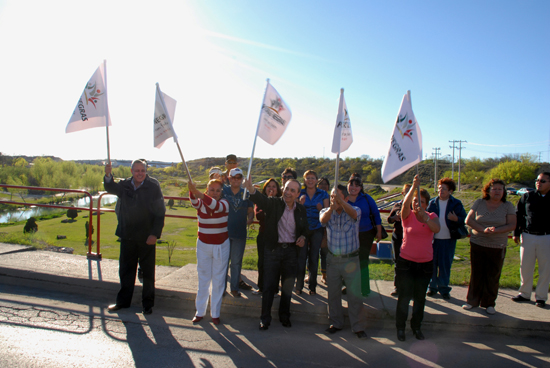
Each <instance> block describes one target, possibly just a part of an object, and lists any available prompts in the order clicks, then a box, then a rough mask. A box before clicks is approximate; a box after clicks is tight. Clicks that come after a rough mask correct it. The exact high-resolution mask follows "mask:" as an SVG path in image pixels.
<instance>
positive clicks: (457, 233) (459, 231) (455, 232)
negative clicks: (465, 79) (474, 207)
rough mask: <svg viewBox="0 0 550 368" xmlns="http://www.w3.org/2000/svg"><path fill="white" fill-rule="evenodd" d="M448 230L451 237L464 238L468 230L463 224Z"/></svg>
mask: <svg viewBox="0 0 550 368" xmlns="http://www.w3.org/2000/svg"><path fill="white" fill-rule="evenodd" d="M449 232H450V233H451V239H464V238H467V237H468V230H467V229H466V226H465V225H464V224H462V225H460V226H458V227H456V228H453V229H449Z"/></svg>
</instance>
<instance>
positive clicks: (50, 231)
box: [0, 192, 538, 288]
mask: <svg viewBox="0 0 550 368" xmlns="http://www.w3.org/2000/svg"><path fill="white" fill-rule="evenodd" d="M456 197H457V198H459V199H460V200H461V201H462V202H463V204H464V206H465V208H466V211H468V210H469V208H470V207H471V205H472V204H473V202H474V201H475V200H476V199H477V198H479V197H480V193H479V192H460V193H457V195H456ZM509 199H510V200H511V201H512V202H513V203H515V202H517V200H518V199H519V197H518V196H510V198H509ZM167 214H172V215H182V216H195V215H196V212H195V210H194V209H193V208H191V207H189V206H187V207H186V206H175V207H173V208H172V209H167ZM382 215H383V216H382V217H383V218H384V217H387V214H382ZM86 216H87V214H86V212H79V216H78V217H77V218H76V220H75V221H73V222H68V223H62V222H61V221H62V220H65V219H67V218H66V216H65V215H64V214H62V215H61V217H57V218H55V217H54V218H51V215H49V218H40V219H39V220H38V221H37V223H38V232H37V233H36V234H33V235H28V234H27V235H24V234H23V227H24V225H25V221H22V222H19V223H15V224H6V225H3V226H2V227H1V228H0V242H3V243H13V244H23V245H30V246H33V247H35V248H37V249H44V248H46V247H47V246H57V247H70V248H73V249H74V254H78V255H86V254H87V251H88V247H87V243H86V245H85V241H86V236H85V229H84V224H85V223H86V221H87V220H88V219H87V218H86ZM93 224H94V228H96V227H97V225H96V224H97V223H96V219H95V218H94V219H93ZM116 226H117V219H116V216H115V214H114V213H113V212H106V213H104V214H102V215H101V248H100V252H101V254H102V256H103V258H107V259H118V257H119V244H120V243H119V242H118V241H117V240H118V238H117V237H116V236H115V235H114V234H115V230H116ZM256 227H257V225H255V226H251V228H250V229H249V230H250V231H249V234H248V239H247V247H246V250H245V253H244V258H243V268H244V269H248V270H256V269H257V262H258V254H257V251H256V236H257V231H256ZM94 230H95V231H97V229H94ZM57 235H65V236H66V239H57ZM92 239H93V240H94V241H95V240H96V239H97V234H96V233H95V232H94V234H93V237H92ZM196 239H197V223H196V220H191V219H180V218H171V217H167V218H166V220H165V226H164V230H163V235H162V239H161V241H162V243H159V244H158V245H157V254H156V264H157V265H163V266H175V267H182V266H185V265H187V264H189V263H196V253H195V243H196ZM170 242H176V247H175V250H174V252H173V254H172V259H171V262H168V244H169V243H170ZM508 244H509V246H508V250H507V253H506V258H505V261H504V267H503V270H502V276H501V279H500V285H501V287H507V288H518V287H519V284H520V276H519V263H520V261H519V246H518V245H516V244H515V243H514V242H513V241H512V240H511V239H509V241H508ZM92 252H96V245H95V244H94V245H93V246H92ZM456 257H457V258H458V259H455V261H454V263H453V268H452V272H451V284H452V285H468V283H469V280H470V245H469V239H462V240H459V241H458V242H457V247H456ZM369 270H370V277H371V279H373V280H386V281H392V280H393V277H394V269H393V265H392V264H391V262H388V261H371V264H370V266H369ZM537 280H538V270H537V269H535V284H536V281H537Z"/></svg>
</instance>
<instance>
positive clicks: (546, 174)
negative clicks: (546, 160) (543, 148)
mask: <svg viewBox="0 0 550 368" xmlns="http://www.w3.org/2000/svg"><path fill="white" fill-rule="evenodd" d="M540 174H542V175H544V176H548V178H550V172H548V171H543V172H541V173H539V175H540ZM537 176H538V175H537Z"/></svg>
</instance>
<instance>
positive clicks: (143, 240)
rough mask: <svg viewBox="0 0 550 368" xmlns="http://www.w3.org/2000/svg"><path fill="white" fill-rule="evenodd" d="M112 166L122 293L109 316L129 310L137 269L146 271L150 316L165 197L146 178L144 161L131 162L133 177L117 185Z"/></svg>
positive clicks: (107, 182) (108, 184) (109, 183)
mask: <svg viewBox="0 0 550 368" xmlns="http://www.w3.org/2000/svg"><path fill="white" fill-rule="evenodd" d="M111 171H112V168H111V164H110V163H108V164H107V165H105V179H104V186H105V190H106V191H107V192H109V193H111V194H115V195H117V196H118V202H120V211H119V213H118V215H117V217H118V226H117V229H116V235H117V236H118V237H120V239H121V242H120V258H119V276H120V291H119V292H118V295H117V299H116V304H112V305H110V306H109V312H115V311H117V310H119V309H122V308H128V307H130V304H131V303H132V295H133V294H134V284H135V280H136V269H137V265H138V262H139V265H140V268H141V270H142V271H143V293H142V304H143V314H151V313H152V312H153V305H154V302H155V253H156V243H157V239H159V238H160V235H161V233H162V228H163V227H164V214H165V212H166V208H165V206H164V197H163V196H162V192H161V190H160V184H159V182H158V181H157V180H156V179H154V178H151V177H149V176H148V175H147V163H146V162H145V161H144V160H135V161H134V162H132V177H131V178H128V179H125V180H121V181H119V182H118V183H115V181H114V180H113V176H112V175H111Z"/></svg>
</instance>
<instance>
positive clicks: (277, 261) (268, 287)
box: [261, 245, 298, 326]
mask: <svg viewBox="0 0 550 368" xmlns="http://www.w3.org/2000/svg"><path fill="white" fill-rule="evenodd" d="M297 269H298V253H297V249H296V246H295V245H291V246H288V247H286V248H283V247H281V246H280V245H277V246H276V247H275V249H273V250H271V249H265V250H264V292H263V293H262V315H261V320H262V322H263V323H264V324H265V325H268V326H269V325H270V324H271V307H272V306H273V297H274V295H275V293H276V292H278V289H279V280H282V285H283V287H282V292H281V301H280V302H279V320H280V321H285V320H288V319H289V318H290V302H291V299H292V289H293V288H294V282H295V281H296V273H297Z"/></svg>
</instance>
